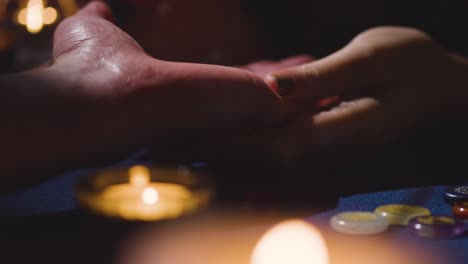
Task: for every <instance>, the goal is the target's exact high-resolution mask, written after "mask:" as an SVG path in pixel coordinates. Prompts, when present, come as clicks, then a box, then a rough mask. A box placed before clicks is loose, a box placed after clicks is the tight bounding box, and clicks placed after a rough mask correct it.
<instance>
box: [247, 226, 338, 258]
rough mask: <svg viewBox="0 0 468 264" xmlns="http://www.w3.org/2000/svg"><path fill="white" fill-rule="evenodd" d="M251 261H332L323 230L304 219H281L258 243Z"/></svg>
mask: <svg viewBox="0 0 468 264" xmlns="http://www.w3.org/2000/svg"><path fill="white" fill-rule="evenodd" d="M250 263H251V264H284V263H288V264H311V263H313V264H328V263H329V260H328V252H327V248H326V246H325V242H324V241H323V238H322V236H321V234H320V232H319V231H318V230H317V229H316V228H315V227H313V226H312V225H310V224H308V223H306V222H304V221H301V220H290V221H286V222H283V223H280V224H278V225H276V226H274V227H273V228H272V229H271V230H269V231H268V232H267V233H266V234H265V235H264V236H263V237H262V238H261V239H260V241H259V242H258V243H257V245H256V247H255V249H254V252H253V254H252V257H251V262H250Z"/></svg>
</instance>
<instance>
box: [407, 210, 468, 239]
mask: <svg viewBox="0 0 468 264" xmlns="http://www.w3.org/2000/svg"><path fill="white" fill-rule="evenodd" d="M409 227H410V229H411V231H412V233H413V234H415V235H417V236H419V237H423V238H433V239H448V238H454V237H457V236H461V235H462V234H463V233H464V232H465V223H464V222H463V221H460V220H457V219H454V218H451V217H448V216H420V217H416V218H413V219H412V220H411V221H410V224H409Z"/></svg>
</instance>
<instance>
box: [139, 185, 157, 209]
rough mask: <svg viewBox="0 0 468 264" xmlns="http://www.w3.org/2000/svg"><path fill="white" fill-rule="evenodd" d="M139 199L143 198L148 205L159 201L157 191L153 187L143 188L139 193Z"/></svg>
mask: <svg viewBox="0 0 468 264" xmlns="http://www.w3.org/2000/svg"><path fill="white" fill-rule="evenodd" d="M141 200H143V202H144V203H145V204H149V205H152V204H155V203H157V202H158V201H159V194H158V191H156V189H155V188H153V187H147V188H145V189H144V190H143V193H142V194H141Z"/></svg>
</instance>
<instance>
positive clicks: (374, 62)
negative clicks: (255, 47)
mask: <svg viewBox="0 0 468 264" xmlns="http://www.w3.org/2000/svg"><path fill="white" fill-rule="evenodd" d="M380 51H381V49H378V48H377V47H376V46H375V45H373V43H372V42H369V41H368V40H366V41H361V40H359V39H358V38H356V39H355V40H353V41H352V42H351V43H349V44H348V45H347V46H346V47H344V48H343V49H341V50H339V51H337V52H335V53H333V54H331V55H329V56H327V57H325V58H322V59H320V60H317V61H314V62H310V63H307V64H303V65H300V66H296V67H292V68H289V69H285V70H281V71H277V72H274V73H271V74H269V75H268V76H266V77H265V81H266V82H267V83H268V84H269V86H270V87H272V88H273V89H275V90H276V91H277V92H278V93H279V94H281V95H282V96H284V97H285V98H286V99H290V100H298V101H307V100H313V99H315V100H316V99H318V98H322V97H328V96H334V95H338V94H340V93H342V92H346V91H350V90H353V89H360V88H365V87H369V86H373V85H376V84H379V83H382V82H386V81H389V80H390V79H392V77H391V76H392V75H393V74H392V72H391V71H389V70H388V69H387V68H386V67H388V61H387V58H388V56H386V55H385V54H384V53H383V52H380Z"/></svg>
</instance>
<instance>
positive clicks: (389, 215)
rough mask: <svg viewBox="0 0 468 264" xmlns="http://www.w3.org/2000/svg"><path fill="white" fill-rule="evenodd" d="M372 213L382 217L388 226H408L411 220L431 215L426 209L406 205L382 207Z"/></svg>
mask: <svg viewBox="0 0 468 264" xmlns="http://www.w3.org/2000/svg"><path fill="white" fill-rule="evenodd" d="M374 213H376V214H378V215H381V216H383V217H384V218H385V219H386V220H387V221H388V223H389V224H390V225H408V222H409V221H410V220H411V219H412V218H415V217H418V216H428V215H431V211H429V209H427V208H426V207H422V206H416V205H406V204H387V205H382V206H379V207H377V208H376V209H375V210H374Z"/></svg>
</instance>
